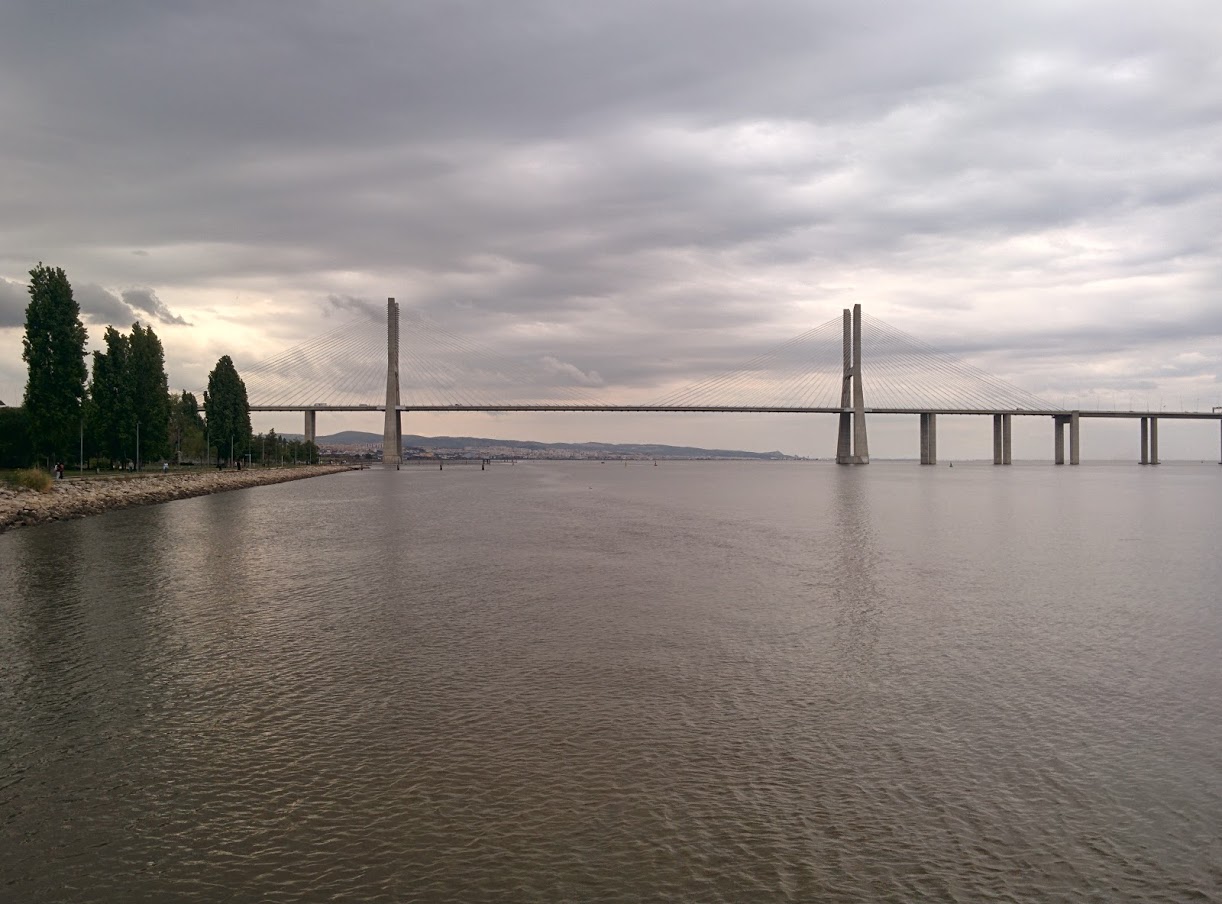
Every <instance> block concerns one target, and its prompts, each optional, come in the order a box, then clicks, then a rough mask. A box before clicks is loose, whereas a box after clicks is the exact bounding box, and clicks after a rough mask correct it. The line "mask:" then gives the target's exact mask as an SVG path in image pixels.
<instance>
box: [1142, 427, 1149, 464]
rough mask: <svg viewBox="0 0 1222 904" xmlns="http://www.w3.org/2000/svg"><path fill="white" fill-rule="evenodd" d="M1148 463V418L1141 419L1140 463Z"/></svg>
mask: <svg viewBox="0 0 1222 904" xmlns="http://www.w3.org/2000/svg"><path fill="white" fill-rule="evenodd" d="M1149 463H1150V419H1149V418H1148V417H1143V418H1142V419H1141V464H1143V465H1148V464H1149Z"/></svg>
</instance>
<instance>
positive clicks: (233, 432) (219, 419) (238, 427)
mask: <svg viewBox="0 0 1222 904" xmlns="http://www.w3.org/2000/svg"><path fill="white" fill-rule="evenodd" d="M204 408H205V410H206V411H207V415H208V432H209V433H210V434H211V437H212V439H211V443H212V447H213V448H214V449H216V450H218V452H219V454H220V457H222V458H228V457H229V455H230V448H231V445H232V450H233V455H234V456H238V455H243V454H245V453H246V451H247V449H248V448H249V447H250V403H249V402H248V401H247V400H246V384H245V383H243V382H242V378H241V377H239V376H238V371H237V368H235V367H234V366H233V361H232V360H231V359H230V357H229V356H228V355H224V356H223V357H222V358H221V359H220V360H219V361H217V362H216V367H214V368H213V369H212V372H211V373H210V374H208V389H207V390H206V391H205V392H204ZM231 441H232V443H231Z"/></svg>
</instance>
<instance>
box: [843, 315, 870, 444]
mask: <svg viewBox="0 0 1222 904" xmlns="http://www.w3.org/2000/svg"><path fill="white" fill-rule="evenodd" d="M869 463H870V447H869V443H868V441H867V439H866V408H865V390H864V388H863V386H862V382H861V305H859V304H855V305H853V310H852V311H850V310H849V309H848V308H845V309H844V376H843V380H842V381H841V384H840V429H839V431H838V432H837V434H836V464H838V465H868V464H869Z"/></svg>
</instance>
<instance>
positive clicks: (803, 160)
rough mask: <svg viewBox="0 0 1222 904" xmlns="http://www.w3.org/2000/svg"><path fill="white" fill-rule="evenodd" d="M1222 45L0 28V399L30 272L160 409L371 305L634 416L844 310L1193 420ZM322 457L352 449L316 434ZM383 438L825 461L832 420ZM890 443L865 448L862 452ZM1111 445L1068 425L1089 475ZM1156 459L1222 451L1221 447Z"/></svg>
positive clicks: (169, 8)
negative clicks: (148, 388) (325, 444)
mask: <svg viewBox="0 0 1222 904" xmlns="http://www.w3.org/2000/svg"><path fill="white" fill-rule="evenodd" d="M1220 48H1222V4H1219V3H1218V2H1217V0H1162V2H1158V3H1154V2H1150V0H1142V2H1136V0H1099V2H1072V0H1047V2H1044V0H1022V2H990V3H982V2H979V0H927V2H922V3H912V2H906V0H876V2H871V0H845V2H813V0H804V2H778V0H751V2H722V0H690V2H689V0H674V2H667V0H649V2H635V0H617V2H614V3H607V2H599V3H593V2H589V3H587V2H578V0H556V2H532V0H515V2H512V3H508V2H500V0H489V2H461V0H444V2H442V0H438V2H411V3H338V2H332V3H307V2H293V3H280V4H271V3H261V4H252V3H246V2H233V3H226V2H211V3H191V4H185V3H173V2H164V0H158V2H147V3H141V2H129V0H108V2H107V3H97V4H69V5H65V4H49V3H45V2H27V0H6V2H5V3H4V4H3V5H0V119H2V121H3V128H2V129H0V399H2V400H3V401H5V402H9V403H10V404H12V403H13V402H14V401H17V400H19V398H20V394H21V388H22V386H23V384H24V364H23V363H22V361H21V357H20V356H21V325H22V322H23V318H24V308H25V304H26V301H27V295H26V283H27V281H28V276H27V274H28V271H29V269H30V268H31V267H32V266H34V264H36V263H37V262H38V261H40V260H41V261H44V262H45V263H47V264H51V265H54V266H59V267H63V268H64V269H65V270H66V271H67V273H68V276H69V278H70V279H71V281H72V283H73V287H74V289H75V291H76V297H77V299H78V300H79V302H80V304H81V307H82V310H83V312H84V316H85V318H86V322H87V324H88V326H89V332H90V345H91V348H96V347H97V346H98V343H99V340H100V336H101V332H102V330H103V329H104V327H105V325H106V324H108V323H112V324H115V325H118V326H122V327H124V328H126V327H128V326H130V324H131V322H132V321H133V320H135V319H139V320H141V321H142V322H145V323H151V324H152V325H153V327H154V328H155V329H156V331H157V333H158V335H159V336H161V338H162V340H163V342H164V344H165V347H166V352H167V364H168V370H169V374H170V380H171V383H172V385H173V386H174V387H176V388H177V387H183V386H185V387H188V388H198V387H200V386H202V385H203V383H204V381H205V375H206V373H207V371H208V370H209V369H210V368H211V367H212V366H213V365H214V364H215V362H216V359H217V358H218V357H219V356H220V355H222V354H229V355H231V356H232V357H233V358H234V360H235V362H236V363H237V365H238V367H239V370H242V369H243V368H245V367H249V366H250V365H253V364H254V363H256V362H257V361H259V360H261V359H264V358H266V357H268V356H271V355H274V354H276V353H277V352H278V351H282V350H283V349H285V348H287V347H289V346H292V345H294V344H295V343H297V342H300V341H302V340H305V339H308V338H309V337H312V336H315V335H318V334H320V333H323V332H325V331H327V330H331V329H334V328H335V327H336V326H337V325H339V324H340V323H342V322H344V321H345V320H346V319H347V318H350V317H351V316H353V314H354V312H357V311H358V310H359V309H360V308H361V306H362V305H370V304H372V305H376V306H379V307H380V306H383V305H384V304H385V299H386V297H387V296H391V295H393V296H395V297H397V298H398V299H399V300H400V302H401V303H402V305H403V306H404V308H405V309H410V310H413V311H418V312H421V313H423V314H426V315H427V316H428V317H430V318H432V320H434V321H436V322H437V323H439V324H441V325H443V326H444V327H445V328H446V329H448V330H450V331H452V332H453V333H455V334H461V335H463V336H467V337H470V339H471V341H472V342H473V343H476V344H479V345H481V346H485V347H490V348H496V349H498V350H500V351H502V352H504V353H505V354H507V355H509V356H512V357H514V358H515V359H518V360H522V361H524V362H528V363H530V362H534V363H536V364H538V365H539V366H540V367H543V368H545V369H546V370H548V371H549V372H550V373H553V374H554V375H555V376H556V379H557V380H562V381H563V380H570V381H571V382H573V383H574V385H584V386H587V387H591V386H593V387H596V388H597V394H598V395H600V396H601V397H603V398H604V399H605V400H607V401H613V402H614V401H627V402H632V401H643V400H649V399H652V398H657V397H660V396H662V395H663V394H664V393H666V392H667V391H669V390H672V389H674V388H675V387H677V386H681V385H683V384H685V383H687V382H690V381H693V380H697V379H699V378H701V377H706V376H709V375H710V374H711V373H713V372H716V371H720V370H724V369H726V368H727V367H732V366H734V365H736V364H738V363H740V362H742V361H745V360H747V359H748V358H750V357H751V356H752V355H754V354H757V353H758V352H760V351H761V350H762V349H765V348H768V347H770V346H772V345H774V344H776V343H778V342H781V341H784V340H785V339H787V338H789V337H790V336H793V335H795V334H797V333H800V332H802V331H803V330H806V329H809V328H810V327H813V326H817V325H818V324H821V323H823V322H825V321H826V320H828V319H829V318H831V317H834V316H836V315H837V314H838V312H839V311H840V310H841V308H843V307H845V306H846V305H849V304H852V303H853V302H861V303H862V304H863V306H864V307H865V309H866V311H867V312H868V313H869V314H871V315H873V316H875V317H878V318H881V319H882V320H885V321H887V322H888V323H890V324H893V325H894V326H896V327H898V328H900V329H902V330H905V331H907V332H909V333H911V334H913V335H916V336H919V337H920V338H922V339H924V340H925V341H927V342H929V343H931V344H933V345H935V346H938V347H940V348H943V349H945V350H947V351H949V352H952V353H954V354H956V355H959V356H961V357H964V358H966V359H967V360H968V361H970V362H971V363H972V364H973V365H975V366H978V367H981V368H984V369H985V370H988V371H990V372H993V373H996V374H999V375H1000V376H1002V377H1004V378H1006V379H1008V380H1010V381H1011V382H1013V383H1015V384H1017V385H1019V386H1020V387H1022V388H1023V389H1026V390H1028V391H1031V392H1036V393H1040V394H1042V395H1044V396H1045V397H1046V398H1048V399H1049V400H1051V401H1053V402H1054V403H1056V404H1062V403H1064V404H1079V405H1082V406H1084V407H1086V406H1092V407H1093V406H1096V405H1098V406H1102V407H1113V406H1115V407H1129V405H1130V404H1131V405H1133V406H1139V407H1145V406H1152V407H1154V408H1158V407H1159V406H1164V407H1167V408H1181V407H1185V408H1192V407H1200V408H1209V407H1210V406H1213V405H1222V383H1220V380H1219V374H1220V373H1222V294H1220V291H1219V290H1220V289H1222V254H1220V250H1219V236H1220V235H1222V195H1220V192H1222V53H1220V52H1219V49H1220ZM867 366H868V362H867ZM867 393H868V384H867ZM405 395H406V392H405ZM868 401H869V396H868V394H867V402H868ZM298 421H299V417H298V416H279V417H277V418H269V419H266V420H265V421H263V420H260V419H256V428H257V429H261V428H264V427H266V426H269V425H275V426H277V427H278V428H284V427H288V428H293V429H298V430H299V429H300V426H299V424H298ZM343 427H354V428H357V429H370V430H375V431H376V430H380V420H379V419H378V418H373V417H369V416H351V417H340V416H338V415H333V416H323V417H322V418H320V423H319V430H320V432H322V433H328V432H332V431H333V430H337V429H340V428H343ZM943 429H944V433H943V442H942V450H943V453H944V455H945V454H951V455H954V456H959V457H963V456H979V455H987V454H989V448H988V447H987V445H986V443H987V437H988V432H989V426H988V425H987V424H986V423H985V422H984V420H983V419H981V422H980V424H976V425H967V424H966V423H963V422H961V423H959V424H955V425H949V426H946V427H944V428H943ZM405 430H406V431H407V432H417V433H430V434H435V433H478V434H481V435H494V436H507V435H508V436H515V437H517V438H533V439H545V440H546V439H564V440H604V441H615V440H617V439H628V440H650V441H658V442H675V443H688V442H692V443H698V444H703V445H718V446H735V447H743V448H750V449H760V450H766V449H773V448H778V447H779V448H782V449H783V450H784V451H787V452H793V453H798V454H809V455H829V454H831V453H832V452H833V449H834V440H835V436H834V433H835V427H834V420H833V419H832V418H817V419H812V418H806V419H794V418H789V419H786V418H783V417H774V418H768V417H754V418H745V417H720V418H719V417H696V416H661V415H659V416H652V417H645V416H614V417H612V416H598V415H592V416H588V417H577V416H570V415H551V416H542V417H536V418H531V417H527V416H514V417H509V416H503V417H491V416H461V415H453V416H440V415H439V416H434V417H425V416H419V415H414V416H412V417H411V418H410V419H409V422H408V423H407V424H406V425H405ZM916 432H917V431H916V423H915V418H913V419H912V424H908V423H907V421H902V422H898V423H893V422H880V424H879V426H878V428H877V437H878V439H877V440H875V442H873V443H872V446H873V448H872V451H874V452H875V454H881V455H888V454H890V455H915V454H916ZM1051 432H1052V430H1051V427H1050V426H1049V425H1048V424H1046V423H1045V422H1044V420H1043V419H1040V420H1039V421H1038V423H1033V424H1032V425H1030V426H1024V427H1023V428H1022V430H1021V431H1020V433H1019V437H1018V442H1019V445H1018V448H1017V449H1016V453H1017V454H1020V455H1024V454H1029V455H1031V456H1042V457H1048V456H1049V455H1050V454H1051ZM1130 434H1132V435H1130ZM1135 437H1136V426H1135V425H1121V426H1117V427H1108V426H1104V425H1096V424H1095V423H1093V422H1092V423H1091V424H1090V425H1089V426H1088V427H1087V428H1085V429H1084V443H1085V445H1084V454H1086V455H1089V456H1104V457H1108V456H1112V455H1117V456H1124V457H1130V456H1131V455H1134V454H1135V453H1136V438H1135ZM1162 442H1163V446H1164V452H1165V453H1167V452H1171V453H1172V454H1177V453H1178V454H1180V455H1182V456H1184V457H1202V458H1203V457H1210V456H1212V457H1214V458H1216V457H1217V452H1218V431H1217V426H1216V424H1208V425H1205V424H1202V425H1196V426H1193V425H1178V424H1177V425H1166V426H1165V427H1164V430H1163V431H1162ZM977 446H982V447H983V448H976V447H977Z"/></svg>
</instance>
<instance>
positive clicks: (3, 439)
mask: <svg viewBox="0 0 1222 904" xmlns="http://www.w3.org/2000/svg"><path fill="white" fill-rule="evenodd" d="M29 293H30V303H29V305H28V306H27V308H26V319H25V335H24V337H23V339H22V358H23V360H24V361H25V362H26V364H27V365H28V368H29V375H28V378H27V381H26V386H25V392H24V395H23V397H22V404H21V407H20V408H15V407H0V467H27V466H29V465H31V464H34V465H37V464H39V463H42V464H46V465H47V466H51V465H52V464H54V463H55V462H60V461H62V462H65V463H68V462H73V463H75V462H77V461H78V460H83V461H84V463H85V464H87V465H88V466H90V467H93V466H99V467H103V466H104V467H127V466H129V465H134V464H136V463H137V462H150V461H162V460H166V461H176V462H211V461H227V460H228V461H232V460H240V459H243V458H247V457H249V460H251V461H260V462H277V461H285V460H299V461H315V460H317V454H318V452H317V448H316V447H315V446H314V444H313V443H298V444H297V445H296V446H295V447H294V446H292V442H293V441H290V440H287V439H285V438H284V437H278V436H276V435H275V431H272V432H271V433H270V434H269V435H268V436H266V437H265V436H263V435H262V434H260V435H259V436H258V437H255V436H254V435H253V433H252V430H251V425H250V404H249V402H248V401H247V398H246V384H245V383H243V382H242V378H241V377H240V376H239V375H238V372H237V369H236V368H235V367H234V365H233V361H232V359H231V358H230V357H229V356H228V355H224V356H222V357H221V358H220V360H218V361H217V362H216V366H215V367H214V368H213V369H212V371H211V372H210V373H209V374H208V389H207V390H206V391H205V392H204V401H203V405H202V406H201V405H200V404H199V401H198V400H197V399H196V398H195V396H194V394H192V393H190V392H187V391H186V390H183V391H182V392H179V393H171V392H170V389H169V381H168V379H167V377H166V371H165V351H164V349H163V348H162V345H161V340H160V339H159V338H158V337H157V334H156V333H155V332H154V331H153V328H152V327H151V326H141V325H140V323H138V322H137V323H134V324H132V327H131V332H130V333H123V332H121V331H119V330H117V329H115V328H114V327H113V326H107V327H106V333H105V335H104V336H103V340H102V341H103V346H104V348H102V349H97V350H95V351H94V352H93V353H92V367H89V368H87V367H86V363H85V362H86V358H87V356H88V352H87V350H86V342H87V339H88V335H87V333H86V331H85V326H84V324H83V323H82V322H81V316H80V306H79V305H78V304H77V302H76V300H75V298H74V297H73V295H72V286H71V284H70V283H69V282H68V277H67V275H66V274H65V273H64V271H63V270H62V269H60V268H58V267H47V266H44V265H43V264H42V263H41V262H40V263H39V264H38V266H36V267H35V268H34V269H32V270H31V271H30V285H29ZM269 447H270V448H269Z"/></svg>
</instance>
